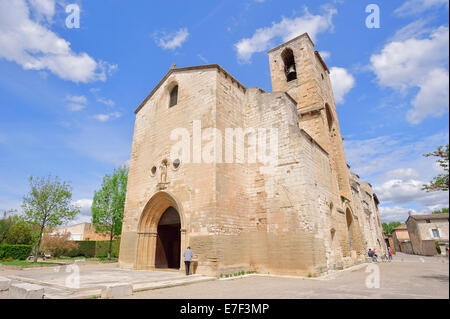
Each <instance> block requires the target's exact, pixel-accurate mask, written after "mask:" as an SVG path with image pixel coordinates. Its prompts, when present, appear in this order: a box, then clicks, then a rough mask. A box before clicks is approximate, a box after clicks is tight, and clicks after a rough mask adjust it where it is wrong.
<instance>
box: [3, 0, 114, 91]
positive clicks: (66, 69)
mask: <svg viewBox="0 0 450 319" xmlns="http://www.w3.org/2000/svg"><path fill="white" fill-rule="evenodd" d="M30 3H31V5H30V6H29V5H28V4H27V2H26V1H25V0H15V1H8V0H0V58H5V59H6V60H8V61H14V62H16V63H17V64H19V65H21V66H22V68H23V69H25V70H50V71H51V72H52V73H53V74H55V75H57V76H58V77H60V78H62V79H64V80H69V81H73V82H76V83H78V82H82V83H86V82H91V81H97V80H101V81H105V80H106V73H108V72H109V69H110V68H111V66H109V65H108V64H107V63H106V62H96V61H95V60H94V59H93V58H92V57H90V56H89V55H88V54H87V53H84V52H82V53H76V52H73V51H72V49H71V48H70V42H68V41H66V40H64V39H63V38H61V37H59V36H58V35H57V34H56V33H54V32H52V31H51V30H50V29H49V28H48V27H47V26H45V25H44V24H42V23H41V21H40V19H41V18H40V17H41V16H44V17H45V18H46V19H47V20H51V18H52V17H53V15H54V1H44V0H36V1H31V2H30ZM32 16H34V17H35V18H34V19H33V18H32ZM112 68H113V69H114V67H112Z"/></svg>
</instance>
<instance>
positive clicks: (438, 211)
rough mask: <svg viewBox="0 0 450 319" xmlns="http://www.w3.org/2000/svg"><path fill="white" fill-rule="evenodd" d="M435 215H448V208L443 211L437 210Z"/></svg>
mask: <svg viewBox="0 0 450 319" xmlns="http://www.w3.org/2000/svg"><path fill="white" fill-rule="evenodd" d="M433 214H448V208H442V209H441V210H435V211H434V212H433Z"/></svg>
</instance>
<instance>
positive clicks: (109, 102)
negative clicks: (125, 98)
mask: <svg viewBox="0 0 450 319" xmlns="http://www.w3.org/2000/svg"><path fill="white" fill-rule="evenodd" d="M97 102H100V103H102V104H105V105H107V106H110V107H113V106H114V105H116V103H115V102H114V101H113V100H111V99H106V98H104V97H98V98H97Z"/></svg>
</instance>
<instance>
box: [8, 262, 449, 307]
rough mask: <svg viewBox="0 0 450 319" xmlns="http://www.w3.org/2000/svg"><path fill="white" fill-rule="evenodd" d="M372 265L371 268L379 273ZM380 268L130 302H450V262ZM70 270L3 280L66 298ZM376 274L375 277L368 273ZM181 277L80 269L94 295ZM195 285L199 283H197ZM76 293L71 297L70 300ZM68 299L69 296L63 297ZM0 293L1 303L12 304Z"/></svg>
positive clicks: (206, 286)
mask: <svg viewBox="0 0 450 319" xmlns="http://www.w3.org/2000/svg"><path fill="white" fill-rule="evenodd" d="M373 265H375V264H371V266H370V267H374V266H373ZM376 265H378V268H376V266H375V268H368V266H367V264H364V265H359V266H356V267H353V268H350V269H347V270H344V271H340V272H337V273H335V274H332V275H329V276H326V277H323V278H312V279H309V278H303V279H302V278H293V277H279V276H276V277H270V276H261V275H258V276H249V277H246V278H242V279H233V280H214V281H208V282H199V283H195V284H190V285H187V286H177V287H171V288H161V289H155V290H147V291H141V292H135V293H134V294H133V295H132V296H130V297H129V298H137V299H141V298H145V299H146V298H149V299H158V298H163V299H165V298H167V299H172V298H180V299H185V298H201V299H216V298H223V299H230V298H232V299H233V298H236V299H242V298H256V299H261V298H262V299H264V298H275V299H277V298H280V299H288V298H390V299H391V298H407V299H411V298H447V299H448V298H449V264H448V258H439V257H420V256H412V255H404V254H398V255H397V256H396V257H394V261H393V262H391V263H379V264H376ZM65 269H66V266H62V267H61V268H57V267H47V268H38V269H37V268H36V269H26V270H4V269H3V270H0V276H4V277H14V278H18V277H21V278H26V279H28V280H30V279H31V280H36V281H40V282H43V283H44V282H45V283H47V284H50V285H53V287H47V288H46V293H49V294H53V295H57V294H60V295H61V290H58V289H56V288H55V287H58V286H60V285H64V283H65V278H67V276H68V275H70V273H66V270H65ZM373 269H377V270H379V278H380V281H379V284H380V287H379V288H368V287H367V285H366V282H367V281H368V282H369V284H372V285H376V281H371V280H370V279H373V278H375V277H374V276H375V272H373V271H374V270H373ZM368 270H371V272H366V271H368ZM183 277H184V276H183V275H181V274H179V273H177V272H164V271H133V272H131V271H127V270H121V269H118V268H117V264H115V263H114V264H100V263H87V264H84V265H80V279H81V288H83V289H93V287H98V286H99V285H101V284H104V283H111V282H130V283H131V282H134V283H136V282H146V281H155V282H160V281H161V280H168V281H169V282H171V281H176V280H180V279H181V280H182V279H183ZM192 279H194V278H192ZM69 295H70V293H69V292H67V296H69ZM61 296H62V297H63V295H61ZM7 297H8V295H7V293H2V292H0V298H7Z"/></svg>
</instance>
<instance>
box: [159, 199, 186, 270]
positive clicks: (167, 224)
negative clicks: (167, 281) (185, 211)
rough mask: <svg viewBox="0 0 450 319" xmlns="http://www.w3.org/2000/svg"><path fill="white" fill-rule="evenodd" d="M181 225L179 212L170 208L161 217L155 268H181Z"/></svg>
mask: <svg viewBox="0 0 450 319" xmlns="http://www.w3.org/2000/svg"><path fill="white" fill-rule="evenodd" d="M180 245H181V223H180V215H179V214H178V212H177V210H176V209H175V208H173V207H172V206H170V207H169V208H167V209H166V211H165V212H164V213H163V215H162V216H161V219H160V220H159V223H158V229H157V237H156V252H155V267H156V268H172V269H179V268H180V250H181V249H180Z"/></svg>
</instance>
